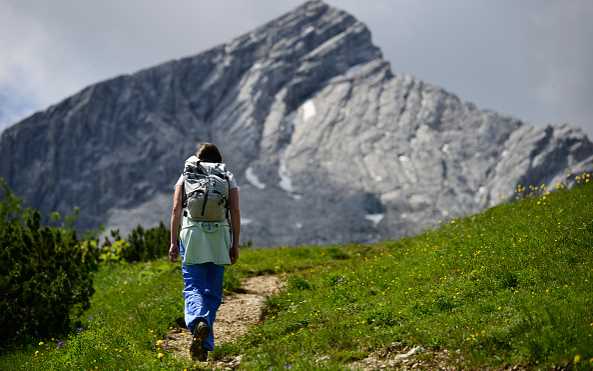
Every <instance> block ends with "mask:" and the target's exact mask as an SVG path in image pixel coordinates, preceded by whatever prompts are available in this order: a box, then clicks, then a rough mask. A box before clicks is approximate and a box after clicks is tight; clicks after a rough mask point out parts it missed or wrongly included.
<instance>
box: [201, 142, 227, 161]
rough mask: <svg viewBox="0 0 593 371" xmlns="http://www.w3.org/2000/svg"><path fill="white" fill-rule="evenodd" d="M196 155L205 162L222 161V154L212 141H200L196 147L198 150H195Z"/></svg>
mask: <svg viewBox="0 0 593 371" xmlns="http://www.w3.org/2000/svg"><path fill="white" fill-rule="evenodd" d="M196 156H198V159H199V160H200V161H205V162H217V163H218V162H222V155H221V154H220V151H219V150H218V147H216V145H215V144H212V143H202V144H200V145H199V147H198V151H197V152H196Z"/></svg>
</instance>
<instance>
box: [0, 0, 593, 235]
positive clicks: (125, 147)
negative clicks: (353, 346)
mask: <svg viewBox="0 0 593 371" xmlns="http://www.w3.org/2000/svg"><path fill="white" fill-rule="evenodd" d="M205 141H208V142H214V143H216V144H217V145H218V146H219V147H220V148H221V150H222V152H223V156H224V158H225V162H226V163H227V165H228V167H229V168H230V169H231V170H232V171H233V172H234V174H235V176H236V178H237V180H238V181H239V184H240V187H241V205H242V215H243V217H244V220H243V233H242V235H243V236H244V239H245V240H253V241H254V243H255V244H256V245H260V246H266V245H282V244H288V245H293V244H302V243H328V242H351V241H369V240H375V239H380V238H393V237H397V236H402V235H406V234H412V233H416V232H418V231H421V230H422V229H425V228H427V227H430V226H432V225H434V224H436V223H438V221H440V220H445V219H448V218H451V217H455V216H460V215H466V214H469V213H474V212H477V211H480V210H482V209H484V208H486V207H489V206H492V205H495V204H497V203H499V202H501V201H503V200H506V199H508V198H510V197H512V196H513V190H514V188H515V186H516V184H518V183H521V184H541V183H544V184H548V185H553V184H555V183H557V182H559V181H565V180H566V179H568V181H569V182H570V179H571V174H574V173H577V172H580V171H585V170H590V169H591V167H592V164H593V144H592V143H591V142H590V141H589V139H588V138H587V137H586V136H585V135H584V134H583V133H582V132H581V131H579V130H576V129H573V128H570V127H568V126H550V127H547V128H534V127H532V126H530V125H527V124H525V123H523V122H521V121H520V120H518V119H515V118H512V117H508V116H505V115H500V114H498V113H495V112H491V111H485V110H480V109H479V108H478V107H476V106H475V105H473V104H471V103H466V102H464V101H462V100H461V99H460V98H459V97H457V96H455V95H454V94H451V93H449V92H447V91H446V90H444V89H442V88H439V87H436V86H433V85H431V84H428V83H426V82H423V81H420V80H417V79H415V78H414V77H412V76H408V75H400V74H393V73H392V72H391V70H390V67H389V64H388V63H387V62H386V61H384V60H383V58H382V54H381V51H380V50H379V49H378V48H377V47H376V46H375V45H373V43H372V40H371V33H370V31H369V30H368V29H367V28H366V26H364V24H362V23H361V22H359V21H358V20H356V19H355V18H354V17H353V16H352V15H350V14H348V13H346V12H344V11H341V10H338V9H335V8H333V7H330V6H328V5H327V4H325V3H323V2H321V1H309V2H307V3H304V4H303V5H302V6H300V7H298V8H296V9H295V10H293V11H291V12H289V13H287V14H285V15H283V16H281V17H279V18H277V19H275V20H273V21H271V22H268V23H267V24H265V25H263V26H261V27H258V28H257V29H255V30H254V31H253V32H249V33H247V34H244V35H242V36H240V37H238V38H236V39H235V40H232V41H230V42H229V43H226V44H223V45H220V46H217V47H215V48H212V49H210V50H207V51H204V52H202V53H200V54H198V55H195V56H191V57H187V58H183V59H179V60H174V61H170V62H167V63H163V64H161V65H158V66H155V67H152V68H148V69H144V70H142V71H139V72H137V73H135V74H132V75H123V76H119V77H116V78H114V79H111V80H108V81H103V82H100V83H97V84H95V85H92V86H90V87H88V88H86V89H84V90H82V91H81V92H80V93H78V94H75V95H73V96H71V97H69V98H67V99H65V100H64V101H62V102H59V103H58V104H56V105H54V106H52V107H50V108H49V109H48V110H46V111H42V112H38V113H36V114H35V115H33V116H31V117H29V118H27V119H25V120H23V121H21V122H20V123H17V124H16V125H14V126H13V127H11V128H9V129H7V130H5V132H4V133H3V134H2V137H1V138H0V176H3V177H5V178H6V179H7V180H8V182H9V185H10V186H11V187H12V188H13V189H15V190H16V191H17V193H18V194H20V195H21V196H23V197H24V198H25V199H26V200H27V201H28V202H29V203H30V204H32V205H33V206H35V207H39V208H41V209H42V210H43V211H46V212H49V211H52V210H59V211H61V212H67V211H68V210H70V209H71V208H72V207H74V206H79V207H80V208H81V218H80V221H79V222H80V224H79V226H80V228H81V229H84V228H93V227H97V226H98V225H99V224H105V225H106V226H108V227H113V228H120V229H122V231H123V232H125V231H126V230H129V229H130V228H132V227H133V226H135V225H136V224H143V225H145V226H150V225H152V224H155V223H157V222H158V221H160V220H165V221H166V220H167V219H168V217H169V212H170V211H169V210H170V200H171V197H172V190H173V188H172V187H173V184H174V183H175V180H176V179H177V177H178V176H179V173H180V171H181V169H182V166H183V160H184V159H185V158H187V157H188V156H189V155H190V154H192V153H193V151H194V150H195V145H196V143H199V142H205Z"/></svg>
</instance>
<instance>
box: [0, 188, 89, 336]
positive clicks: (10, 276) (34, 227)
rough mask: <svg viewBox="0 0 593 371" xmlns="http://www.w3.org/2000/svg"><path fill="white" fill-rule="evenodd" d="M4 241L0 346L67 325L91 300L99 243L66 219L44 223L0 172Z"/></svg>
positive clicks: (0, 277)
mask: <svg viewBox="0 0 593 371" xmlns="http://www.w3.org/2000/svg"><path fill="white" fill-rule="evenodd" d="M52 219H54V222H55V221H56V219H57V218H56V215H55V214H54V215H52ZM0 246H2V248H1V249H0V329H1V332H2V335H1V336H0V346H4V345H6V344H8V343H9V342H12V341H16V340H18V339H24V338H26V337H31V336H34V337H46V336H50V335H58V334H62V333H64V332H65V331H67V330H68V328H69V326H70V317H71V315H73V314H77V313H80V312H81V311H82V310H85V309H86V308H88V307H89V306H90V297H91V295H92V294H93V292H94V290H93V282H92V272H93V271H95V270H96V269H97V262H98V249H97V248H96V244H93V243H91V242H84V243H83V242H80V241H79V240H78V239H77V237H76V232H75V231H74V230H73V229H72V228H71V227H70V226H68V223H66V224H65V225H63V226H60V227H57V226H47V225H42V223H41V215H40V213H39V211H37V210H34V209H31V208H23V207H22V205H21V201H20V200H19V199H18V198H17V197H15V195H14V194H13V193H12V192H11V191H10V189H9V188H8V187H7V185H6V183H5V182H4V180H3V179H1V178H0Z"/></svg>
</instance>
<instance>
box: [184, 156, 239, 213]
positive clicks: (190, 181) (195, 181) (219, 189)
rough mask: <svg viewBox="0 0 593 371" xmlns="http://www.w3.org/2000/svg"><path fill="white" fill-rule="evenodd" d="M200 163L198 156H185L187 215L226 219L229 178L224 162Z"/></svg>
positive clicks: (185, 202) (185, 203)
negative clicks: (207, 164)
mask: <svg viewBox="0 0 593 371" xmlns="http://www.w3.org/2000/svg"><path fill="white" fill-rule="evenodd" d="M209 165H213V166H205V165H203V164H200V160H198V158H197V157H196V156H191V157H190V158H188V159H187V160H185V166H184V169H183V175H184V178H185V182H184V183H183V208H184V215H185V216H187V217H189V218H191V219H195V220H199V221H209V222H214V221H217V222H219V221H223V220H225V219H226V218H227V210H228V199H229V179H228V175H227V172H226V168H225V165H224V164H222V163H218V164H209Z"/></svg>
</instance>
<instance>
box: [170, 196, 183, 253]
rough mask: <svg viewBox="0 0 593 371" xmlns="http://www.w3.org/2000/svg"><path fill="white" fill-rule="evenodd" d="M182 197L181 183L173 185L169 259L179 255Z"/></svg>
mask: <svg viewBox="0 0 593 371" xmlns="http://www.w3.org/2000/svg"><path fill="white" fill-rule="evenodd" d="M182 199H183V184H180V185H177V186H175V194H174V195H173V209H172V210H171V226H170V227H171V246H170V247H169V259H171V261H175V260H177V256H178V255H179V241H178V240H177V237H178V234H179V222H180V221H181V210H182V209H183V207H182V203H183V201H182Z"/></svg>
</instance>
